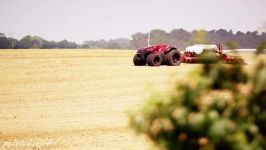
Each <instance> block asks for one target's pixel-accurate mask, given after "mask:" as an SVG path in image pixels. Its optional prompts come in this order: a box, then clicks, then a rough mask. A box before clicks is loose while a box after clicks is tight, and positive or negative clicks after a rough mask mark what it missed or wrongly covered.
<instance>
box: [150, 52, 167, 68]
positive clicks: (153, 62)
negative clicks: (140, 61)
mask: <svg viewBox="0 0 266 150" xmlns="http://www.w3.org/2000/svg"><path fill="white" fill-rule="evenodd" d="M162 61H163V58H162V56H161V55H160V54H159V53H156V54H149V55H148V57H147V63H148V65H149V66H160V65H161V63H162Z"/></svg>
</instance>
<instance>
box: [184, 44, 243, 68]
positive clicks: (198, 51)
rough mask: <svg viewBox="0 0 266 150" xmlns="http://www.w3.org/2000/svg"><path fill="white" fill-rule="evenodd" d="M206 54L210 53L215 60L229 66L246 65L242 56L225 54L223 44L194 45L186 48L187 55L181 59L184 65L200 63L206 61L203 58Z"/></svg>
mask: <svg viewBox="0 0 266 150" xmlns="http://www.w3.org/2000/svg"><path fill="white" fill-rule="evenodd" d="M204 53H210V54H211V55H213V58H217V60H221V61H222V62H224V63H227V64H246V63H245V61H244V60H243V58H241V57H240V56H229V55H227V54H225V53H223V47H222V45H221V44H217V45H193V46H189V47H187V48H186V50H185V53H184V54H183V55H182V57H181V61H182V62H183V63H200V62H202V61H204V60H202V59H203V57H201V56H202V55H203V54H204Z"/></svg>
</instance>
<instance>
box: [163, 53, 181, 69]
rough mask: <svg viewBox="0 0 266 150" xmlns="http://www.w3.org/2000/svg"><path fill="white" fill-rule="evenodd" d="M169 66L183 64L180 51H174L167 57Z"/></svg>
mask: <svg viewBox="0 0 266 150" xmlns="http://www.w3.org/2000/svg"><path fill="white" fill-rule="evenodd" d="M166 57H167V62H168V65H169V66H178V65H180V63H181V53H180V52H179V51H178V50H172V51H170V52H169V53H168V54H167V55H166Z"/></svg>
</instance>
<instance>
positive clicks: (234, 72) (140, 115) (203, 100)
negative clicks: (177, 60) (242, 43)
mask: <svg viewBox="0 0 266 150" xmlns="http://www.w3.org/2000/svg"><path fill="white" fill-rule="evenodd" d="M206 57H208V56H206ZM265 108H266V65H265V63H263V62H260V63H258V64H257V67H256V69H255V71H254V72H253V74H248V73H246V72H245V71H244V70H243V68H242V66H240V65H222V64H220V63H218V64H216V65H214V64H210V63H209V62H208V61H206V62H205V64H204V66H203V68H202V69H201V72H200V73H198V72H193V75H191V77H190V81H189V82H183V83H182V82H181V83H180V82H178V83H176V89H175V90H174V91H173V92H171V94H170V95H168V96H163V95H158V94H155V95H153V96H152V97H151V98H150V100H149V101H148V102H147V103H146V105H144V106H143V108H141V110H140V111H139V112H137V113H135V114H133V115H131V116H130V120H129V122H130V126H131V128H133V129H134V130H135V131H136V132H137V133H142V134H145V135H147V136H148V137H149V138H150V139H151V140H152V141H154V142H155V144H156V145H157V146H159V148H161V149H176V150H179V149H203V150H213V149H216V150H222V149H228V150H244V149H248V150H250V149H251V150H260V149H261V150H262V149H266V141H265V140H266V139H265V136H266V109H265Z"/></svg>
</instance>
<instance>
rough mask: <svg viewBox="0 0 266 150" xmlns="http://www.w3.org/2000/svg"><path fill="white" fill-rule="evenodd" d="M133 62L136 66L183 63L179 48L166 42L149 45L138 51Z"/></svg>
mask: <svg viewBox="0 0 266 150" xmlns="http://www.w3.org/2000/svg"><path fill="white" fill-rule="evenodd" d="M133 62H134V64H135V65H136V66H144V65H146V64H148V65H149V66H160V65H162V64H164V65H169V66H178V65H180V63H181V53H180V51H179V50H178V49H177V48H175V47H173V46H168V45H164V44H160V45H155V46H148V47H144V48H141V49H139V50H138V51H137V54H135V56H134V58H133Z"/></svg>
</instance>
